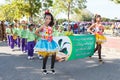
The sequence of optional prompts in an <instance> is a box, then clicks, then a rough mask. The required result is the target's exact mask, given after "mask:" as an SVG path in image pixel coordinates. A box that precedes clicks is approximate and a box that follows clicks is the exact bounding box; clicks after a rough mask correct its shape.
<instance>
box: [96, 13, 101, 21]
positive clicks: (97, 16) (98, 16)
mask: <svg viewBox="0 0 120 80" xmlns="http://www.w3.org/2000/svg"><path fill="white" fill-rule="evenodd" d="M97 18H101V16H100V15H97V14H96V15H95V17H94V22H96V19H97Z"/></svg>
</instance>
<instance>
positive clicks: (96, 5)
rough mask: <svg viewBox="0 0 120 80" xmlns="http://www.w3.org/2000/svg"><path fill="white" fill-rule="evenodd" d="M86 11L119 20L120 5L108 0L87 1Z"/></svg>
mask: <svg viewBox="0 0 120 80" xmlns="http://www.w3.org/2000/svg"><path fill="white" fill-rule="evenodd" d="M86 5H87V9H88V10H89V11H90V12H92V13H94V14H100V15H101V16H102V17H107V18H111V19H114V18H115V17H117V18H118V19H120V4H115V3H114V2H111V1H110V0H87V3H86Z"/></svg>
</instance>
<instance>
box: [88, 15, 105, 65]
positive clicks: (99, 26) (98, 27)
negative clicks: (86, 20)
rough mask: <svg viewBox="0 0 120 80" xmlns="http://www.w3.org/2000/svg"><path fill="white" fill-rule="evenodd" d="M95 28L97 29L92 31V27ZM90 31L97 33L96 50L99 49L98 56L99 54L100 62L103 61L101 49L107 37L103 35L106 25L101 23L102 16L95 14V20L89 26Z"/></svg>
mask: <svg viewBox="0 0 120 80" xmlns="http://www.w3.org/2000/svg"><path fill="white" fill-rule="evenodd" d="M92 28H94V29H95V31H92V30H91V29H92ZM88 31H89V32H90V33H92V34H94V35H95V37H96V48H95V50H94V52H96V51H97V50H98V56H99V62H102V63H103V60H102V58H101V49H102V45H101V44H102V43H103V42H105V41H106V38H105V37H104V36H103V32H104V26H103V25H102V23H101V16H100V15H96V16H95V22H94V23H93V24H92V25H91V26H90V27H89V28H88Z"/></svg>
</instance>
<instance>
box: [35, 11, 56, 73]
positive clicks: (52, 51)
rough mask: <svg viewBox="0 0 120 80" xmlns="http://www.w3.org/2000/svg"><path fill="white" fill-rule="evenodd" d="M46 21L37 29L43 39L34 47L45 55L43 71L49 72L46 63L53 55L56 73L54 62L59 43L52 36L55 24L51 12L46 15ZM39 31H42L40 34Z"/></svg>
mask: <svg viewBox="0 0 120 80" xmlns="http://www.w3.org/2000/svg"><path fill="white" fill-rule="evenodd" d="M44 19H45V23H44V24H43V25H42V26H41V27H40V28H39V29H37V30H36V32H35V34H36V35H37V36H39V37H41V40H40V41H38V42H37V43H36V45H35V47H34V49H35V50H36V51H38V54H40V55H42V56H43V66H42V69H43V73H44V74H47V70H46V63H47V60H48V57H49V56H51V57H52V58H51V70H50V71H51V72H52V73H53V74H54V73H55V70H54V64H55V58H56V53H57V50H58V45H57V43H56V42H55V41H54V40H53V36H52V26H53V25H54V18H53V16H52V14H51V13H49V12H46V13H45V16H44ZM39 32H42V33H41V34H39Z"/></svg>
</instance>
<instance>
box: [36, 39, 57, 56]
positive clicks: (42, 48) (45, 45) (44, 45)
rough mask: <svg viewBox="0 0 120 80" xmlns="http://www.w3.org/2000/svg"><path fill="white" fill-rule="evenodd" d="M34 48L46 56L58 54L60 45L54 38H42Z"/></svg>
mask: <svg viewBox="0 0 120 80" xmlns="http://www.w3.org/2000/svg"><path fill="white" fill-rule="evenodd" d="M34 50H35V51H36V52H37V53H38V54H39V55H41V56H43V57H45V56H49V55H52V54H56V53H57V51H58V45H57V43H56V42H55V41H54V40H52V41H48V40H46V39H41V40H39V41H38V42H37V43H36V45H35V47H34Z"/></svg>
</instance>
